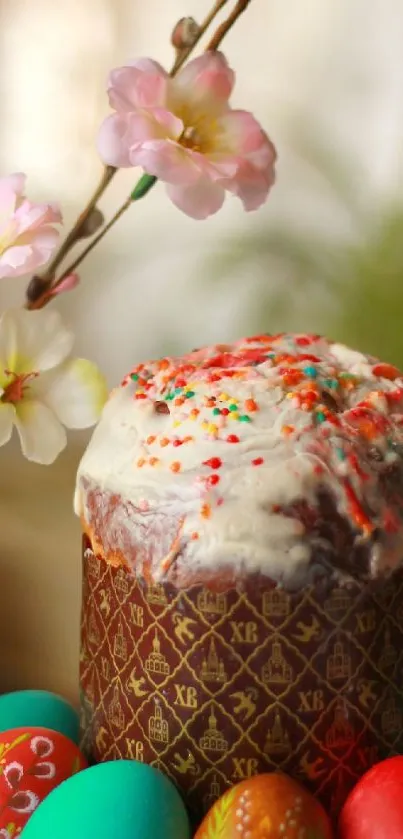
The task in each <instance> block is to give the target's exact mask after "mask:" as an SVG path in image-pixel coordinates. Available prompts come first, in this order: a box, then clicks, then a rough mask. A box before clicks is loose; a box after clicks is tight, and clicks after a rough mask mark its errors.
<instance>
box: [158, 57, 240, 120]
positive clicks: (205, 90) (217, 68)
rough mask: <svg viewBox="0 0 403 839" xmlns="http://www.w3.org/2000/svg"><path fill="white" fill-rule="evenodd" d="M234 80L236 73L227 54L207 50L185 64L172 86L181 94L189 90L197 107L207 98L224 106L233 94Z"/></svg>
mask: <svg viewBox="0 0 403 839" xmlns="http://www.w3.org/2000/svg"><path fill="white" fill-rule="evenodd" d="M234 82H235V73H234V71H233V70H231V68H230V67H229V65H228V62H227V59H226V58H225V56H224V55H223V54H222V53H221V52H214V51H213V52H205V53H203V55H200V56H198V57H197V58H194V59H193V61H189V63H188V64H185V66H184V68H183V70H181V71H180V72H179V73H178V75H177V77H176V79H175V80H174V81H173V82H172V88H173V91H175V92H176V93H177V94H179V95H180V94H182V93H183V92H186V93H188V92H189V93H190V94H191V97H192V104H194V105H195V107H198V106H199V105H200V104H201V103H203V102H205V101H206V100H214V101H215V102H216V103H220V104H221V106H223V105H225V104H226V103H227V102H228V99H229V97H230V96H231V92H232V89H233V87H234ZM173 95H174V96H175V93H174V94H173Z"/></svg>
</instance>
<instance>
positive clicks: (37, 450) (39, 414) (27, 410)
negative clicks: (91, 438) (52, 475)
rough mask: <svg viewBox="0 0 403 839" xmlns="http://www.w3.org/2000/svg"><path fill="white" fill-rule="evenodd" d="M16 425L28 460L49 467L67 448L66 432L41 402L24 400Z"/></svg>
mask: <svg viewBox="0 0 403 839" xmlns="http://www.w3.org/2000/svg"><path fill="white" fill-rule="evenodd" d="M15 424H16V426H17V431H18V434H19V435H20V440H21V448H22V451H23V454H24V455H25V457H26V458H28V460H33V461H34V462H35V463H42V464H43V465H46V466H47V465H49V464H50V463H53V461H54V460H56V458H57V456H58V454H60V452H61V451H62V450H63V449H64V448H65V445H66V442H67V438H66V432H65V430H64V428H63V426H62V425H61V423H60V422H59V420H58V419H56V417H55V415H54V413H53V412H52V411H51V410H50V409H49V408H48V407H47V406H46V405H42V403H41V402H36V401H34V400H30V399H24V400H23V401H22V402H20V403H19V404H18V408H17V413H16V419H15Z"/></svg>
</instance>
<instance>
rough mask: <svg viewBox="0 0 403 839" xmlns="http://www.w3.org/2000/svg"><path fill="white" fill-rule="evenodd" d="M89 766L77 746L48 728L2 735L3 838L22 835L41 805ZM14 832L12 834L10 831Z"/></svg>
mask: <svg viewBox="0 0 403 839" xmlns="http://www.w3.org/2000/svg"><path fill="white" fill-rule="evenodd" d="M86 766H87V762H86V760H85V758H84V757H83V755H82V754H81V752H80V750H79V748H78V746H77V745H76V743H73V741H72V740H70V739H69V738H68V737H65V735H64V734H60V732H57V731H51V730H50V729H48V728H14V729H11V730H9V731H2V732H1V733H0V837H1V839H3V836H4V837H6V839H9V836H10V837H11V836H13V835H14V834H19V832H20V831H21V830H22V829H23V827H24V826H25V824H26V822H27V821H28V819H29V817H30V816H31V814H32V813H33V812H34V810H36V808H37V806H38V804H40V803H41V801H43V799H44V798H46V796H47V795H49V793H50V792H52V790H53V789H54V788H55V787H57V786H59V784H61V783H62V781H65V780H66V779H67V778H70V776H71V775H74V774H75V773H76V772H78V771H79V770H80V769H84V768H85V767H86ZM10 826H11V827H12V830H11V827H10Z"/></svg>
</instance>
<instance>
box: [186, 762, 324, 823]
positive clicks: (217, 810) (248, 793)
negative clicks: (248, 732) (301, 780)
mask: <svg viewBox="0 0 403 839" xmlns="http://www.w3.org/2000/svg"><path fill="white" fill-rule="evenodd" d="M332 836H333V833H332V829H331V826H330V821H329V819H328V817H327V815H326V813H325V811H324V809H323V807H322V805H321V804H319V802H318V801H316V799H315V798H314V797H313V796H312V795H311V794H310V793H309V792H307V790H305V789H304V788H303V787H301V786H300V785H299V784H297V783H296V782H295V781H293V780H291V778H288V777H287V775H282V774H280V773H278V772H273V773H270V774H267V775H266V774H265V775H254V776H253V777H252V778H250V779H249V780H247V781H242V783H240V784H237V786H235V787H232V789H229V790H228V791H227V792H226V793H225V794H224V795H223V796H222V797H221V798H220V799H219V800H218V801H216V803H215V804H214V805H213V807H212V808H211V810H210V811H209V812H208V813H207V816H206V817H205V818H204V820H203V822H202V824H201V825H200V827H199V830H198V831H197V833H196V836H195V839H279V837H281V839H332Z"/></svg>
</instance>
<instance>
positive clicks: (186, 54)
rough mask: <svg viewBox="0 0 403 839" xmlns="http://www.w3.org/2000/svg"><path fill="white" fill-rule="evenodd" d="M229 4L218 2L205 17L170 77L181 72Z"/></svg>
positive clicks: (179, 55)
mask: <svg viewBox="0 0 403 839" xmlns="http://www.w3.org/2000/svg"><path fill="white" fill-rule="evenodd" d="M227 3H228V0H216V2H215V3H214V6H213V8H212V9H211V11H210V12H209V14H208V15H207V17H205V19H204V21H203V23H201V24H200V26H199V27H198V29H197V31H196V32H195V36H194V40H192V41H191V43H190V44H189V45H188V46H186V47H184V48H183V49H181V50H179V51H178V54H177V56H176V59H175V62H174V65H173V67H172V70H171V72H170V76H175V75H176V73H177V72H178V70H180V68H181V67H182V66H183V64H184V63H185V61H186V60H187V59H188V58H189V55H190V54H191V53H192V52H193V50H194V48H195V47H196V46H197V44H198V43H199V41H200V40H201V38H202V37H203V35H204V34H205V33H206V32H207V30H208V29H209V27H210V26H211V24H212V22H213V20H214V19H215V18H216V17H217V15H218V13H219V12H220V11H221V9H223V8H224V6H226V5H227ZM207 49H211V47H207Z"/></svg>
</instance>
